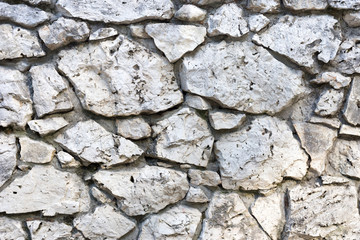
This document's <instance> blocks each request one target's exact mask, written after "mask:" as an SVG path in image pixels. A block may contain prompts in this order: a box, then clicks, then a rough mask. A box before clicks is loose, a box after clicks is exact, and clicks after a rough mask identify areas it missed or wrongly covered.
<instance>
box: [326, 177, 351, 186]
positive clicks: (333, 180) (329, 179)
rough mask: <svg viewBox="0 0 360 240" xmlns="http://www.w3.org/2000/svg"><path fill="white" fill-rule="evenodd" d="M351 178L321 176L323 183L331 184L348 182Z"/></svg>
mask: <svg viewBox="0 0 360 240" xmlns="http://www.w3.org/2000/svg"><path fill="white" fill-rule="evenodd" d="M348 182H349V179H347V178H344V177H336V176H321V183H322V184H323V185H330V184H342V183H348Z"/></svg>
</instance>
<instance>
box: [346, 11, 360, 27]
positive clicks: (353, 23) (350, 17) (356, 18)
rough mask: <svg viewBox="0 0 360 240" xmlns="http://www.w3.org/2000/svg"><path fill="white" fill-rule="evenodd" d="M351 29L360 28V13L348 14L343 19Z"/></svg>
mask: <svg viewBox="0 0 360 240" xmlns="http://www.w3.org/2000/svg"><path fill="white" fill-rule="evenodd" d="M343 19H344V21H345V22H346V23H347V25H349V27H360V12H348V13H345V15H344V17H343Z"/></svg>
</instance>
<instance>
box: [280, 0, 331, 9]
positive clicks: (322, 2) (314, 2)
mask: <svg viewBox="0 0 360 240" xmlns="http://www.w3.org/2000/svg"><path fill="white" fill-rule="evenodd" d="M283 3H284V6H285V7H286V8H288V9H291V10H295V11H304V10H324V9H326V8H327V6H328V2H327V0H283Z"/></svg>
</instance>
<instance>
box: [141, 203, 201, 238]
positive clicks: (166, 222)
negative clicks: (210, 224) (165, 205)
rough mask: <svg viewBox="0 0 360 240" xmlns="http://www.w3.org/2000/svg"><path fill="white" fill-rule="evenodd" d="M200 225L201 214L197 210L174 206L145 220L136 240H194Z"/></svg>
mask: <svg viewBox="0 0 360 240" xmlns="http://www.w3.org/2000/svg"><path fill="white" fill-rule="evenodd" d="M200 223H201V212H200V211H199V210H198V209H196V208H192V207H187V206H182V205H179V206H174V207H172V208H169V209H167V210H165V211H163V212H161V213H159V214H156V215H151V216H150V217H149V218H148V219H146V220H145V221H144V222H143V223H142V226H141V232H140V235H139V238H138V239H139V240H149V239H159V240H163V239H169V240H176V239H184V240H192V239H196V235H197V233H198V229H199V228H200Z"/></svg>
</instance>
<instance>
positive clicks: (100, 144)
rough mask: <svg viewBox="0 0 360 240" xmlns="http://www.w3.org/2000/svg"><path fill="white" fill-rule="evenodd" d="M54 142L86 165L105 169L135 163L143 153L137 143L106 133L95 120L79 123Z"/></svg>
mask: <svg viewBox="0 0 360 240" xmlns="http://www.w3.org/2000/svg"><path fill="white" fill-rule="evenodd" d="M80 139H81V140H80ZM54 141H55V142H56V143H59V144H60V145H61V146H62V147H63V148H64V149H66V150H67V151H69V152H70V153H73V154H75V155H77V156H78V157H79V158H80V159H81V160H82V161H84V163H85V164H90V163H100V164H102V166H103V167H105V168H106V167H112V166H113V165H116V164H120V163H129V162H133V161H135V160H137V159H138V158H139V157H140V156H141V155H142V153H143V150H141V149H140V148H139V147H138V146H137V145H136V144H135V143H133V142H132V141H130V140H127V139H125V138H123V137H120V136H117V135H114V134H112V133H110V132H108V131H106V130H105V129H104V128H103V127H102V126H101V125H100V124H98V123H97V122H95V121H94V120H87V121H83V122H78V123H77V124H75V125H74V126H72V127H70V128H68V129H66V131H65V132H64V133H62V134H60V135H58V136H57V137H56V138H55V139H54Z"/></svg>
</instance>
